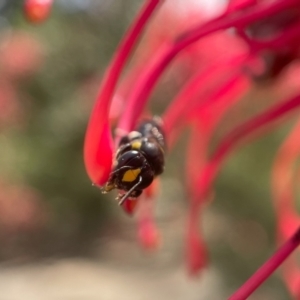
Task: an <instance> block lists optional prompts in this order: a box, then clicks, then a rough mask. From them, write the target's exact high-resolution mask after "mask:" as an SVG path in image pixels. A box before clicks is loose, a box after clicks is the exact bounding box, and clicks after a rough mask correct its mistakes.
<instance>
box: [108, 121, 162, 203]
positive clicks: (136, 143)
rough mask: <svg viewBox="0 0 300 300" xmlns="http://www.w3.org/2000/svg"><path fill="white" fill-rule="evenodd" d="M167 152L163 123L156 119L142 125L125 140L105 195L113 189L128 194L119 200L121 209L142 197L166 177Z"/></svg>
mask: <svg viewBox="0 0 300 300" xmlns="http://www.w3.org/2000/svg"><path fill="white" fill-rule="evenodd" d="M165 148H166V147H165V136H164V133H163V130H162V124H161V120H160V119H159V118H157V117H155V118H153V119H152V120H144V121H142V122H141V124H140V125H139V126H138V127H137V128H136V130H134V131H131V132H130V133H129V134H128V135H125V136H123V137H122V138H121V140H120V143H119V148H118V150H117V151H116V155H115V161H114V166H113V170H112V172H111V173H110V176H109V179H108V181H107V183H106V184H105V186H104V188H103V193H107V192H110V191H111V190H113V189H119V190H122V191H125V193H122V192H120V193H119V195H118V196H117V198H116V200H118V201H119V205H122V204H123V203H124V201H125V200H126V199H130V200H134V199H135V198H137V197H138V196H140V195H141V194H142V192H143V190H144V189H145V188H147V187H148V186H149V185H150V184H151V183H152V181H153V179H154V178H155V177H156V176H158V175H160V174H162V173H163V171H164V161H165V159H164V154H165Z"/></svg>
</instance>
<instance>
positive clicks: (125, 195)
mask: <svg viewBox="0 0 300 300" xmlns="http://www.w3.org/2000/svg"><path fill="white" fill-rule="evenodd" d="M142 180H143V179H142V177H141V176H140V177H139V182H138V183H136V184H135V185H134V186H133V187H132V188H131V189H130V190H129V191H128V192H127V193H125V194H124V195H123V196H122V197H121V198H120V199H119V197H117V200H118V201H119V205H122V204H123V203H124V201H125V200H126V199H127V198H128V197H129V196H130V194H131V193H132V192H134V190H135V189H136V188H137V187H138V186H139V185H140V184H141V182H142Z"/></svg>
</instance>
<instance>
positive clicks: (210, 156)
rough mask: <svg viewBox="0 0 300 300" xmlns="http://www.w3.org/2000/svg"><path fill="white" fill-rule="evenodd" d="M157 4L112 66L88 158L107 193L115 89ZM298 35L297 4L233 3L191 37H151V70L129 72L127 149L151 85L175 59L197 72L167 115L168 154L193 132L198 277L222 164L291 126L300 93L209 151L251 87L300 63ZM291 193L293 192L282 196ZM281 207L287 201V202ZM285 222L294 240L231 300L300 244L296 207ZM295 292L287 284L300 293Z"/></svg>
mask: <svg viewBox="0 0 300 300" xmlns="http://www.w3.org/2000/svg"><path fill="white" fill-rule="evenodd" d="M159 2H160V1H158V0H156V1H155V0H152V1H151V0H148V1H146V4H145V6H144V8H143V9H142V11H141V14H140V15H139V16H138V18H137V20H136V21H135V22H134V23H133V26H132V27H131V29H130V30H129V32H128V33H127V35H126V36H125V39H124V41H123V42H122V43H121V45H120V47H119V49H118V50H117V52H116V54H115V57H114V58H113V60H112V63H111V65H110V67H109V68H108V71H107V73H106V75H105V77H104V80H103V83H102V87H101V90H100V93H99V96H98V99H97V101H96V105H95V108H94V110H93V112H92V116H91V119H90V122H89V126H88V130H87V135H86V140H85V153H84V156H85V163H86V168H87V172H88V174H89V176H90V178H91V180H92V181H93V182H94V183H95V184H97V185H99V186H102V185H103V184H104V183H105V182H106V181H107V179H108V177H109V174H110V172H111V166H112V160H113V153H114V152H115V150H116V149H115V150H114V147H113V142H112V137H111V133H110V119H109V109H110V104H111V101H112V98H113V95H114V94H115V93H116V84H117V81H118V79H119V77H120V73H121V71H122V69H123V67H124V64H125V62H126V60H127V58H128V56H129V54H130V52H131V50H132V48H133V46H134V44H135V42H136V39H137V37H138V35H139V34H140V33H141V31H142V29H143V28H144V25H145V23H146V22H147V21H148V19H149V17H150V15H151V14H152V12H153V11H154V8H155V7H156V6H158V4H159ZM186 5H189V4H186ZM170 20H172V18H171V17H170V15H169V16H168V18H165V19H164V21H165V22H168V21H170ZM175 24H176V22H175ZM158 28H159V27H158ZM228 29H233V30H232V31H228ZM299 29H300V10H299V1H298V0H276V1H267V0H263V1H255V0H248V1H232V2H230V4H229V5H228V7H227V8H226V10H225V11H224V12H223V13H222V14H220V15H219V16H217V17H215V18H213V19H211V20H208V21H207V22H203V21H202V22H199V24H191V23H190V22H189V19H186V20H185V23H184V32H182V31H181V30H180V28H177V27H176V26H175V28H174V31H175V33H177V35H176V34H174V35H173V34H172V35H171V36H164V35H163V34H162V32H161V31H159V32H158V33H159V34H160V36H162V41H161V40H159V41H158V42H157V41H155V43H153V41H154V40H153V38H154V37H155V35H153V36H152V40H151V39H150V40H148V44H147V43H146V45H148V46H149V45H150V49H152V48H151V47H153V49H155V51H150V52H151V57H150V59H149V60H147V63H143V65H141V64H140V63H139V64H137V67H136V69H135V68H133V69H131V74H134V75H135V74H138V76H137V78H136V80H135V82H134V84H133V85H132V86H131V91H130V93H128V97H127V100H124V109H123V111H122V113H121V114H120V117H119V120H118V122H117V126H116V132H115V133H116V134H115V144H116V145H119V141H120V139H121V137H122V136H124V135H125V136H126V135H127V134H128V133H129V132H131V131H132V130H134V128H135V126H136V123H137V121H138V120H139V118H140V117H141V114H142V113H143V111H144V107H145V105H146V103H147V101H148V98H149V96H150V94H151V92H152V90H153V88H154V87H155V85H156V83H157V82H158V80H159V79H160V77H161V75H162V74H163V72H164V71H165V69H166V68H167V67H168V66H169V65H170V63H171V62H172V61H173V60H175V58H177V59H178V60H177V59H176V62H177V64H176V65H175V67H176V68H178V69H177V71H178V70H180V71H182V70H185V72H186V74H188V75H189V76H187V77H188V78H189V79H188V80H187V81H186V82H184V81H180V82H181V84H182V86H183V87H182V89H181V90H180V92H179V93H178V95H177V96H176V97H175V99H174V100H173V101H172V102H171V103H170V105H169V107H168V109H167V110H166V112H165V113H164V114H163V121H164V130H165V133H166V137H167V142H168V148H169V150H171V149H172V147H173V146H174V144H175V142H176V140H177V137H178V135H179V134H180V133H181V131H182V129H183V128H185V127H189V128H190V129H191V136H190V147H188V155H187V164H186V165H187V168H186V170H187V178H188V179H189V181H188V183H187V186H188V190H189V194H190V215H189V222H188V238H187V259H188V267H189V270H190V271H191V272H192V273H196V272H198V271H199V270H200V269H201V268H202V267H203V265H204V264H205V263H206V250H205V246H204V243H203V238H202V237H201V235H200V234H199V232H198V230H199V229H198V218H199V214H200V213H201V211H202V209H203V207H204V205H205V204H206V203H207V202H208V200H212V198H213V183H214V180H215V178H216V176H217V175H218V172H219V170H220V169H221V167H222V164H223V163H224V162H225V161H226V159H227V158H228V157H229V156H230V154H231V153H232V152H233V151H234V150H235V149H236V148H237V146H239V145H240V144H241V143H245V142H246V141H249V138H250V137H251V138H254V137H257V136H258V134H261V133H262V132H265V131H266V129H270V128H273V127H274V126H276V125H277V124H279V122H278V121H279V120H280V121H284V116H286V115H288V114H290V113H291V112H293V111H295V110H296V109H298V108H300V95H299V91H298V90H297V89H296V91H295V93H294V94H293V95H291V96H290V97H289V98H288V99H286V100H284V101H278V102H276V103H275V104H274V105H273V106H271V107H269V108H267V109H265V110H264V111H261V112H259V113H258V114H257V115H256V116H254V117H252V118H249V119H248V120H244V121H243V122H242V123H241V124H239V125H238V126H236V127H235V128H233V129H232V130H231V131H230V132H229V133H228V134H225V135H224V136H223V137H222V138H221V139H220V141H219V142H218V143H217V146H216V147H215V149H214V151H213V152H212V153H210V152H209V150H208V149H209V146H210V145H211V141H212V136H213V134H214V132H215V128H216V126H217V125H218V123H219V121H220V120H221V118H222V116H223V115H224V114H225V113H226V112H227V110H228V109H229V108H230V107H231V106H233V105H234V104H235V103H236V102H237V101H238V100H239V99H241V97H242V96H243V95H244V94H245V93H246V92H247V91H248V90H249V88H250V87H251V85H252V84H255V83H256V82H259V81H261V80H262V79H264V80H266V79H267V80H274V79H276V78H278V76H280V75H281V74H282V72H283V71H284V70H285V69H286V67H287V66H290V65H292V64H294V61H295V59H297V58H299V46H298V45H299V41H300V31H299ZM233 31H234V32H235V33H236V34H235V35H233ZM152 34H153V32H152ZM200 40H201V41H200ZM146 41H147V39H146ZM149 41H150V42H152V43H150V42H149ZM198 42H199V43H198ZM220 43H221V44H220ZM224 44H225V47H224ZM225 49H226V50H227V51H226V53H224V50H225ZM191 57H192V58H193V59H190V58H191ZM202 57H205V60H204V59H203V60H202V59H201V58H202ZM175 67H174V70H175ZM136 70H138V72H135V71H136ZM131 84H132V81H131ZM270 125H272V127H270ZM199 136H201V142H200V140H199V138H198V137H199ZM297 153H298V151H296V154H297ZM292 162H293V160H292ZM284 188H288V189H289V187H284ZM280 193H281V190H280ZM145 194H146V193H144V195H145ZM275 194H276V195H277V192H276V193H275ZM286 194H287V195H289V194H288V193H285V194H284V195H286ZM152 196H153V194H151V197H150V199H148V200H147V196H143V197H144V199H142V200H140V201H139V202H140V204H141V207H143V204H142V203H151V205H153V201H151V199H152V198H153V197H152ZM289 197H290V196H289ZM128 201H130V200H128ZM147 201H148V202H147ZM149 201H150V202H149ZM277 202H278V203H279V202H280V203H281V200H280V201H277ZM123 205H124V206H125V207H126V210H127V211H130V212H132V208H131V206H130V205H129V203H127V202H125V203H124V204H123ZM151 205H150V206H151ZM146 206H147V205H146ZM141 210H142V211H148V212H149V213H142V214H141V215H140V218H139V221H138V223H139V226H140V227H139V228H140V230H139V235H140V239H141V241H142V243H143V244H144V245H146V246H149V245H150V247H152V245H153V244H154V245H156V242H157V241H158V240H159V238H158V234H157V231H156V228H155V226H154V223H153V217H152V215H151V213H152V208H151V209H150V208H148V209H146V210H143V209H141ZM278 215H279V228H280V230H281V231H282V232H283V231H284V232H285V233H284V235H283V238H284V239H285V240H287V242H286V243H285V244H284V245H283V246H282V247H281V248H280V249H279V250H278V251H277V252H276V253H275V254H274V256H273V257H272V258H271V259H270V260H269V261H267V262H266V263H265V264H264V265H263V266H262V267H261V268H260V269H259V270H258V272H257V273H255V274H254V275H253V277H252V278H251V279H250V280H249V281H247V282H246V283H245V285H243V286H242V288H241V289H240V290H238V291H237V292H236V293H235V294H234V295H233V296H232V297H231V298H230V299H232V300H233V299H235V300H236V299H246V298H247V297H248V296H249V295H250V294H251V293H252V292H253V291H254V290H255V289H256V288H257V287H258V286H259V285H260V284H261V283H262V282H263V281H264V280H265V279H267V278H268V277H269V276H270V275H271V274H272V272H273V271H274V270H275V269H276V268H277V267H278V266H279V265H280V264H281V263H282V262H283V261H284V260H285V259H286V258H287V257H288V256H289V255H290V254H291V252H292V251H294V250H295V249H296V247H297V246H298V245H299V243H300V234H299V229H298V230H297V231H296V233H295V234H294V235H292V237H291V234H292V232H295V230H296V229H297V227H298V226H299V225H296V223H297V221H298V217H296V216H295V212H294V209H293V207H292V206H287V207H286V209H285V210H279V213H278ZM290 216H295V219H292V220H295V222H294V221H293V222H292V223H293V224H291V225H287V224H288V223H286V220H287V219H288V220H290V218H289V217H290ZM286 217H288V218H286ZM282 220H285V221H282ZM280 224H281V225H280ZM282 224H284V225H282ZM286 228H288V229H286ZM285 230H287V231H285ZM282 232H281V233H282ZM287 232H288V233H287ZM291 274H296V273H295V272H294V271H293V272H288V273H287V275H286V278H290V277H291ZM295 276H296V275H295ZM294 279H295V277H294ZM295 286H296V285H295V284H293V285H292V286H289V287H290V289H291V291H292V293H293V294H294V295H296V293H295V291H294V287H295Z"/></svg>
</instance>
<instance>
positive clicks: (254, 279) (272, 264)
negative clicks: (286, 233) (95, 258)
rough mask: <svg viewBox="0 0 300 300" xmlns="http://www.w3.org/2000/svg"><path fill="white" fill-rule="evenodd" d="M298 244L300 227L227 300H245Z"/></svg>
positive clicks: (299, 242) (299, 241)
mask: <svg viewBox="0 0 300 300" xmlns="http://www.w3.org/2000/svg"><path fill="white" fill-rule="evenodd" d="M299 244H300V227H299V228H298V229H297V231H296V232H295V233H294V234H293V236H292V237H291V238H290V239H289V240H288V241H287V242H286V243H285V244H284V245H283V246H281V247H280V248H279V249H278V250H277V251H276V252H275V254H274V255H273V256H272V257H271V258H270V259H269V260H267V261H266V262H265V263H264V264H263V265H262V266H261V267H260V268H259V269H258V270H257V271H256V272H255V273H254V274H253V275H252V276H251V277H250V278H249V279H248V280H247V281H246V282H245V283H244V284H243V285H242V286H241V287H240V288H239V289H238V290H237V291H236V292H235V293H234V294H233V295H231V296H230V297H229V298H228V300H245V299H247V298H248V297H249V296H250V295H251V294H252V293H253V292H254V291H255V290H256V289H257V288H258V287H259V286H260V285H261V284H262V283H263V282H264V281H265V280H266V279H268V278H269V277H270V276H271V274H272V273H273V272H274V271H275V270H276V269H277V268H278V267H279V266H280V265H281V264H282V263H283V262H284V261H285V260H286V259H287V258H288V257H289V255H290V254H291V253H292V252H293V251H294V250H295V249H296V248H297V247H298V246H299Z"/></svg>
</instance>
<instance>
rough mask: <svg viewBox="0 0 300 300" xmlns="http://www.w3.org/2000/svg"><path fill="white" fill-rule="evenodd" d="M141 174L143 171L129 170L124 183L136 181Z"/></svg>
mask: <svg viewBox="0 0 300 300" xmlns="http://www.w3.org/2000/svg"><path fill="white" fill-rule="evenodd" d="M140 173H141V169H134V170H128V171H126V172H125V173H124V175H123V178H122V181H125V182H132V181H134V180H136V178H137V177H138V175H139V174H140Z"/></svg>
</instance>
